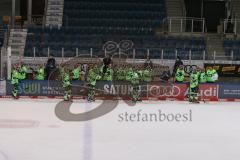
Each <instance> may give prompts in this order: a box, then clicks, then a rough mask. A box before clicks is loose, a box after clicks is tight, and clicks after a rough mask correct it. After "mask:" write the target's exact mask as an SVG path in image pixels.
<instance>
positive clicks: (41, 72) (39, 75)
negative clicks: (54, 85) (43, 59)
mask: <svg viewBox="0 0 240 160" xmlns="http://www.w3.org/2000/svg"><path fill="white" fill-rule="evenodd" d="M34 72H35V79H36V80H44V78H45V69H44V67H43V65H41V66H39V67H38V68H37V69H36V70H34Z"/></svg>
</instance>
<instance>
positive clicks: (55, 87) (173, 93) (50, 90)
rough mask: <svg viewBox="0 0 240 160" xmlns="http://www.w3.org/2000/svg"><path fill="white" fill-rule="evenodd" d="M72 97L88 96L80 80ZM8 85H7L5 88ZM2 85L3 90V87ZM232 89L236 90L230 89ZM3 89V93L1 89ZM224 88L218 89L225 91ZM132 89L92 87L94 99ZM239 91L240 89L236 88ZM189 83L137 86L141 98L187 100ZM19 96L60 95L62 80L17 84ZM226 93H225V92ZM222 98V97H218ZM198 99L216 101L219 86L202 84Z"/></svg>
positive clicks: (119, 84)
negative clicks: (94, 93) (93, 88)
mask: <svg viewBox="0 0 240 160" xmlns="http://www.w3.org/2000/svg"><path fill="white" fill-rule="evenodd" d="M71 84H72V87H71V91H72V95H73V96H87V93H88V86H87V84H85V83H84V82H83V81H72V82H71ZM6 85H7V86H6ZM4 86H5V87H4ZM232 88H235V89H236V87H235V86H233V87H232ZM4 89H5V90H4ZM224 89H225V88H223V87H222V88H221V90H224ZM132 90H133V87H132V85H131V84H130V83H128V82H121V81H115V82H107V81H98V82H97V84H96V87H95V92H96V96H98V97H110V98H116V97H121V98H130V97H131V92H132ZM239 90H240V87H239ZM0 91H1V92H0V93H1V94H3V95H4V93H7V95H11V93H12V85H11V83H10V81H7V84H6V82H5V84H4V82H2V83H0ZM188 91H189V84H188V83H176V84H171V83H162V82H153V83H149V84H141V85H139V93H140V94H141V97H143V98H158V99H166V98H173V99H178V100H183V99H185V98H187V97H188ZM220 92H221V91H220ZM239 92H240V91H239ZM18 93H19V95H20V96H63V94H64V88H63V87H62V82H61V81H37V80H33V81H30V80H25V81H21V82H20V83H19V87H18ZM225 93H227V91H226V89H225ZM220 95H221V96H222V97H224V96H223V95H222V94H220ZM199 96H200V97H201V98H202V99H207V100H217V98H218V85H217V84H201V85H200V86H199Z"/></svg>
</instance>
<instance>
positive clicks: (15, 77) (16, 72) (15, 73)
mask: <svg viewBox="0 0 240 160" xmlns="http://www.w3.org/2000/svg"><path fill="white" fill-rule="evenodd" d="M20 79H21V75H20V73H19V68H17V67H14V68H13V70H12V75H11V84H12V85H13V89H12V96H13V98H15V99H17V98H18V87H19V80H20Z"/></svg>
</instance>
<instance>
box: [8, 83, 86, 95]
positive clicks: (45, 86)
mask: <svg viewBox="0 0 240 160" xmlns="http://www.w3.org/2000/svg"><path fill="white" fill-rule="evenodd" d="M81 86H83V82H82V81H75V82H72V92H73V95H75V94H78V93H77V92H81V89H80V88H81ZM12 87H13V86H12V84H11V82H10V81H7V87H6V89H7V95H11V94H12ZM18 94H19V95H20V96H62V95H63V94H64V89H63V87H62V82H61V81H38V80H33V81H31V80H24V81H21V82H20V83H19V87H18Z"/></svg>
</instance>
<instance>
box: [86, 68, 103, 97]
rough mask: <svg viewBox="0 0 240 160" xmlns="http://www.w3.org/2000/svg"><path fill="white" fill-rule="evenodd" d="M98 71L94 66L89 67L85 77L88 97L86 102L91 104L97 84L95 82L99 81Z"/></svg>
mask: <svg viewBox="0 0 240 160" xmlns="http://www.w3.org/2000/svg"><path fill="white" fill-rule="evenodd" d="M100 79H101V76H100V71H99V69H98V67H97V65H95V66H94V67H90V69H89V71H88V75H87V83H88V96H87V100H88V102H93V101H94V96H95V86H96V83H97V80H100Z"/></svg>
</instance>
